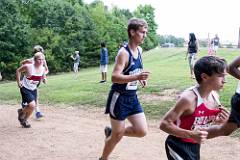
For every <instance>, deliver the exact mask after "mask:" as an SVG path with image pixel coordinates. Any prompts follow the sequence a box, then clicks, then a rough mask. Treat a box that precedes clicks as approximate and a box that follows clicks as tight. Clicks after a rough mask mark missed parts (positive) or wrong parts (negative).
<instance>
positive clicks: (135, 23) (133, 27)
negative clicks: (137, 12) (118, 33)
mask: <svg viewBox="0 0 240 160" xmlns="http://www.w3.org/2000/svg"><path fill="white" fill-rule="evenodd" d="M140 28H146V29H147V28H148V24H147V22H146V21H145V20H144V19H139V18H131V19H130V20H129V21H128V37H129V38H131V36H132V33H131V32H136V31H138V30H139V29H140Z"/></svg>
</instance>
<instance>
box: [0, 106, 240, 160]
mask: <svg viewBox="0 0 240 160" xmlns="http://www.w3.org/2000/svg"><path fill="white" fill-rule="evenodd" d="M40 107H41V109H42V111H43V113H44V116H45V117H44V118H43V119H41V120H36V119H35V118H34V117H31V118H30V120H29V122H30V124H31V125H32V128H30V129H24V128H21V127H20V125H19V122H18V121H17V108H18V106H10V105H0V115H1V116H0V151H1V152H0V159H1V160H20V159H24V160H39V159H41V160H68V159H69V160H97V159H98V157H99V155H100V154H101V152H102V148H103V144H104V134H103V128H104V127H105V126H106V125H109V119H108V116H106V115H104V114H103V112H104V109H103V108H93V107H91V108H90V109H87V108H86V107H81V106H79V107H65V106H61V107H53V106H40ZM148 124H149V132H148V135H147V136H146V137H144V138H129V137H124V138H123V140H122V141H121V142H120V143H119V144H118V145H117V147H116V148H115V150H114V152H113V153H112V155H111V157H110V159H111V160H167V158H166V155H165V149H164V141H165V139H166V137H167V134H166V133H164V132H162V131H160V130H159V129H158V125H159V121H157V120H148ZM210 159H211V160H239V159H240V140H239V139H237V138H232V137H220V138H216V139H212V140H208V141H207V142H206V143H205V144H203V145H202V150H201V160H210Z"/></svg>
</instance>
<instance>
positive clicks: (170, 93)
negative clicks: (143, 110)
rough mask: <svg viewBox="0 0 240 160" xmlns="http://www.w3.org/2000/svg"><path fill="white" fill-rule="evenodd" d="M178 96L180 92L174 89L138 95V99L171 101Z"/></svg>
mask: <svg viewBox="0 0 240 160" xmlns="http://www.w3.org/2000/svg"><path fill="white" fill-rule="evenodd" d="M179 94H180V92H179V91H178V90H176V89H166V90H164V91H163V92H159V93H154V94H143V95H140V98H141V99H142V100H143V101H173V100H176V99H177V97H178V96H179Z"/></svg>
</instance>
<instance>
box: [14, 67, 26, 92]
mask: <svg viewBox="0 0 240 160" xmlns="http://www.w3.org/2000/svg"><path fill="white" fill-rule="evenodd" d="M26 70H27V66H26V65H23V66H21V67H19V68H18V69H17V70H16V80H17V84H18V87H19V88H22V84H21V80H20V78H21V73H22V72H26Z"/></svg>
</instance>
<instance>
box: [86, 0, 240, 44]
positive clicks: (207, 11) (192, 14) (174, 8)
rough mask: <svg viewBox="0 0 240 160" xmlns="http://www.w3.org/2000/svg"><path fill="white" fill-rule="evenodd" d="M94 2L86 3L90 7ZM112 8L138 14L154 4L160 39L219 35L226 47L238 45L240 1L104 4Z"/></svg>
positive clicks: (115, 0)
mask: <svg viewBox="0 0 240 160" xmlns="http://www.w3.org/2000/svg"><path fill="white" fill-rule="evenodd" d="M92 1H93V0H84V2H85V3H90V2H92ZM102 1H103V2H104V4H105V5H107V6H109V8H111V7H112V6H117V7H118V8H121V9H129V10H130V11H134V10H135V9H136V8H137V6H139V5H140V4H141V5H145V4H150V5H151V6H152V7H153V8H155V22H156V23H157V25H158V30H157V33H158V34H160V35H174V36H176V37H182V38H185V39H186V40H188V37H189V33H190V32H193V33H195V35H196V37H197V38H198V39H205V38H207V37H208V34H209V35H210V38H213V37H214V36H215V34H218V36H219V38H220V41H221V42H222V43H233V44H237V43H238V35H239V28H240V19H239V17H238V16H237V15H238V14H239V11H240V10H239V6H240V1H239V0H136V1H135V0H102Z"/></svg>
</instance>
